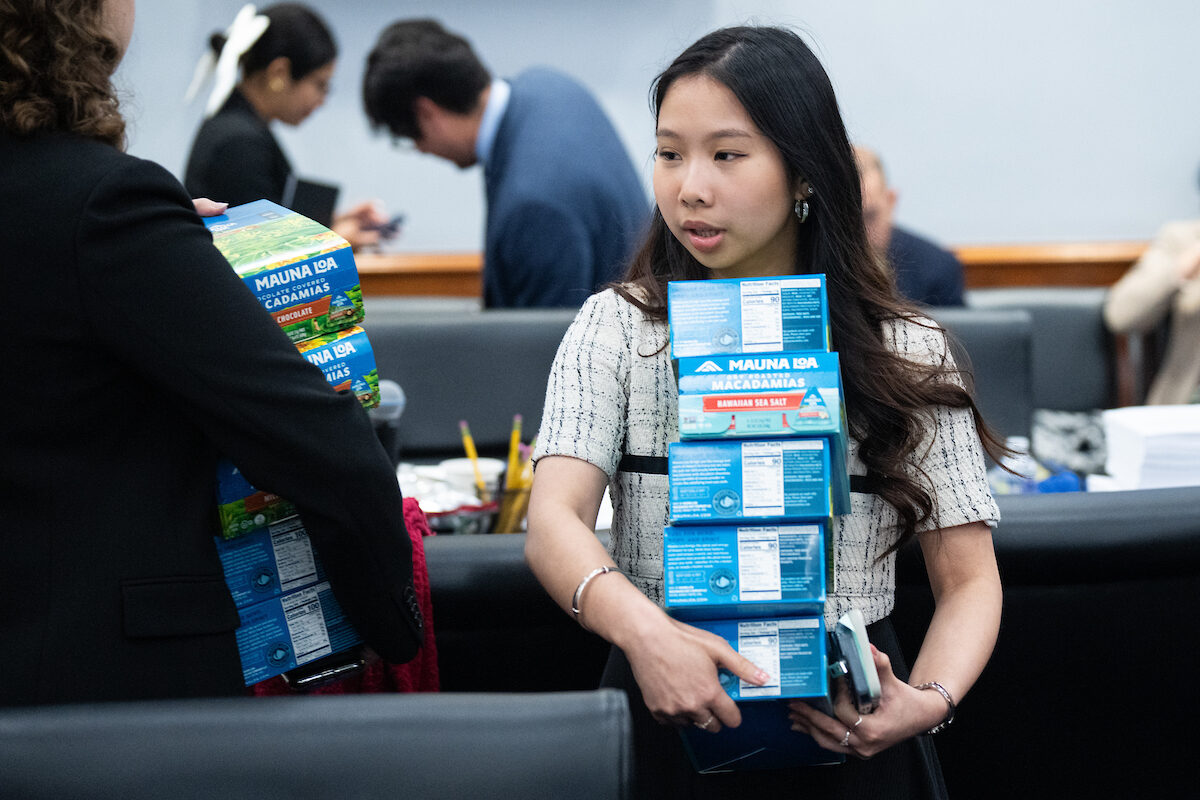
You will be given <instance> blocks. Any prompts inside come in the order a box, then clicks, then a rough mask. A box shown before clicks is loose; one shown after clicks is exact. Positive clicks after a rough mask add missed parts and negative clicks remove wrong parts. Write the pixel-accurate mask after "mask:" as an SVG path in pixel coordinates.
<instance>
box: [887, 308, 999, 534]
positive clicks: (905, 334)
mask: <svg viewBox="0 0 1200 800" xmlns="http://www.w3.org/2000/svg"><path fill="white" fill-rule="evenodd" d="M889 335H890V337H891V340H890V343H891V345H892V347H893V348H894V349H895V351H896V353H897V354H899V355H900V356H902V357H903V358H905V359H907V360H909V361H912V362H914V363H919V364H930V365H933V364H937V365H943V366H945V367H947V368H948V369H950V370H952V371H951V372H950V373H949V374H950V375H951V376H952V377H951V378H950V380H953V381H954V382H955V383H957V384H958V385H960V386H961V385H962V380H961V378H960V377H959V376H958V373H957V372H956V371H953V370H954V369H955V363H954V356H953V355H951V353H950V352H949V350H948V349H947V344H946V336H945V333H944V332H943V331H942V329H941V328H939V327H937V326H936V325H935V324H933V323H931V322H930V321H928V320H921V321H920V322H913V321H901V322H896V323H894V324H893V325H892V326H891V328H890V331H889ZM925 430H926V434H925V436H924V438H923V440H922V441H921V443H920V444H918V445H917V448H916V450H915V451H914V452H913V459H914V461H913V465H912V470H913V473H914V474H913V477H914V478H915V479H916V480H918V481H920V482H921V483H922V484H924V485H925V486H926V487H927V488H928V489H929V491H930V493H931V495H932V497H933V498H934V502H935V507H934V512H933V514H932V516H931V517H930V519H929V520H927V521H926V523H925V524H924V525H923V526H922V529H924V530H932V529H937V528H950V527H953V526H955V525H964V524H966V523H969V522H979V521H982V522H986V523H988V524H989V525H994V524H995V523H996V522H997V521H999V519H1000V510H999V508H997V506H996V501H995V499H994V498H993V497H992V493H991V489H990V488H989V486H988V481H987V466H986V464H985V462H984V457H983V446H982V444H981V443H980V440H979V432H978V430H977V429H976V427H975V420H974V417H973V416H972V415H971V411H970V410H969V409H966V408H949V407H947V406H936V407H934V408H932V409H930V411H929V424H928V425H927V426H926V429H925Z"/></svg>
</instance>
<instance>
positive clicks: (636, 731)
mask: <svg viewBox="0 0 1200 800" xmlns="http://www.w3.org/2000/svg"><path fill="white" fill-rule="evenodd" d="M867 634H868V636H869V638H870V640H871V642H872V643H873V644H874V645H875V646H876V647H878V648H879V649H880V650H882V651H883V652H885V653H887V654H888V656H889V657H890V658H891V660H892V670H893V671H894V672H895V673H896V675H897V677H899V678H900V679H901V680H908V665H907V664H906V663H905V661H904V657H903V656H902V655H901V653H900V644H899V641H898V640H897V638H896V632H895V629H894V628H893V627H892V623H891V620H890V619H887V618H884V619H882V620H880V621H879V622H876V623H874V624H872V625H869V626H867ZM601 685H602V686H605V687H614V688H618V689H623V690H625V692H626V693H627V694H628V695H629V708H630V712H631V714H632V718H633V747H634V758H633V768H634V769H633V772H634V792H633V796H634V797H635V798H646V799H647V800H661V798H713V799H714V800H730V798H735V797H754V798H755V799H756V800H759V799H760V798H761V799H762V800H765V799H766V798H810V797H811V798H814V799H815V800H842V799H843V798H845V800H852V799H853V800H861V798H872V800H887V798H895V799H896V800H908V799H909V798H921V799H922V800H924V799H925V798H928V799H929V800H945V798H946V797H947V795H946V786H945V783H944V782H943V780H942V769H941V765H940V764H939V762H938V758H937V751H936V750H935V749H934V746H933V742H932V741H931V740H930V737H929V736H918V737H916V738H913V739H909V740H908V741H905V742H901V743H900V744H897V745H895V746H894V747H891V748H889V749H887V750H885V751H884V752H882V753H880V754H879V755H877V756H875V757H874V758H871V759H868V760H866V761H863V760H860V759H857V758H854V757H850V758H848V759H847V760H846V762H845V763H844V764H836V765H831V766H813V767H796V768H794V769H778V770H746V771H743V772H726V773H717V774H710V775H701V774H699V773H697V772H696V771H695V769H694V768H693V767H692V764H691V761H690V760H689V759H688V756H687V752H686V751H685V750H684V747H683V742H682V740H681V738H680V736H679V732H678V731H677V730H676V729H675V728H673V727H671V726H669V725H660V724H658V722H656V721H655V720H654V718H653V717H652V716H650V711H649V709H647V708H646V704H645V702H644V701H643V700H642V693H641V690H640V689H639V688H638V685H637V682H636V681H635V680H634V678H633V672H632V670H631V669H630V667H629V661H628V660H627V659H626V658H625V654H624V653H623V652H621V650H619V649H618V648H616V647H614V648H612V651H611V652H610V653H609V657H608V664H607V666H606V667H605V669H604V675H603V677H602V678H601Z"/></svg>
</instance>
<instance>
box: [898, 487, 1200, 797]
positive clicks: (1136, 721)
mask: <svg viewBox="0 0 1200 800" xmlns="http://www.w3.org/2000/svg"><path fill="white" fill-rule="evenodd" d="M998 501H999V503H1000V509H1001V514H1002V520H1001V522H1000V525H999V527H998V528H997V529H996V531H995V537H994V538H995V545H996V557H997V560H998V561H999V564H1000V574H1001V579H1002V580H1003V582H1004V611H1003V619H1002V622H1001V629H1000V637H999V640H998V642H997V644H996V649H995V652H994V653H993V655H992V658H991V661H990V662H989V663H988V666H987V668H986V669H985V670H984V673H983V675H982V676H981V677H980V679H979V681H978V683H976V685H975V687H974V688H973V689H972V690H971V693H970V694H969V695H968V696H967V697H966V698H965V700H964V701H963V702H962V705H961V708H960V709H959V714H958V718H957V719H956V721H955V722H954V724H953V725H951V726H950V727H949V728H948V729H946V730H945V731H943V732H942V733H939V734H938V735H937V737H936V738H935V741H936V743H937V747H938V752H939V754H940V755H941V759H942V767H943V769H944V771H945V775H946V783H947V786H948V788H949V790H950V796H951V797H968V798H978V799H979V800H989V798H997V800H999V798H1004V800H1009V799H1010V798H1013V797H1047V798H1067V797H1097V798H1099V797H1104V798H1110V797H1111V798H1115V797H1183V796H1189V795H1190V794H1191V792H1192V791H1194V788H1192V786H1193V783H1194V772H1195V768H1194V761H1192V759H1193V758H1194V754H1193V752H1192V750H1193V745H1194V743H1195V741H1196V740H1195V738H1194V737H1195V724H1194V721H1195V715H1196V712H1197V711H1200V688H1198V686H1200V685H1198V684H1197V681H1196V661H1195V658H1194V654H1195V652H1196V648H1195V645H1194V644H1193V643H1192V637H1193V636H1194V634H1195V623H1194V621H1195V619H1196V618H1197V616H1198V615H1200V514H1197V509H1200V487H1191V488H1185V489H1154V490H1142V491H1132V492H1111V493H1079V494H1051V495H1009V496H1003V497H1000V498H999V499H998ZM900 556H901V557H900V559H899V564H898V567H897V589H896V611H895V613H894V615H893V619H894V621H895V623H896V627H897V630H898V632H899V634H900V638H901V642H902V644H903V645H904V649H905V651H906V656H907V657H908V658H909V659H910V660H911V659H912V658H913V656H914V655H915V653H916V650H917V648H919V646H920V643H921V637H922V635H923V634H924V631H925V627H926V625H927V624H928V619H929V613H930V610H931V608H932V600H931V598H930V595H929V587H928V583H927V581H926V578H925V573H924V567H923V564H922V563H921V559H920V551H919V549H917V548H916V547H915V546H914V547H908V548H905V549H904V550H902V551H901V554H900Z"/></svg>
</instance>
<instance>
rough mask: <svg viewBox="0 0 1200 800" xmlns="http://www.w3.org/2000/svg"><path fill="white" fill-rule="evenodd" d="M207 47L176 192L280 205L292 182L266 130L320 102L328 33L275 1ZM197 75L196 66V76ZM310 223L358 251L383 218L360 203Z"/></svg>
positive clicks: (328, 77)
mask: <svg viewBox="0 0 1200 800" xmlns="http://www.w3.org/2000/svg"><path fill="white" fill-rule="evenodd" d="M209 45H210V53H208V54H207V55H206V62H210V63H213V64H215V65H216V80H215V86H214V88H213V92H212V94H211V95H210V97H209V101H208V105H207V108H206V118H205V120H204V123H203V124H202V125H201V126H200V130H199V131H197V132H196V138H195V140H194V141H193V143H192V152H191V154H190V155H189V156H188V162H187V168H186V169H185V171H184V179H183V183H184V186H186V187H187V189H188V191H189V192H191V193H192V194H193V195H194V196H196V197H212V198H216V199H219V200H221V201H224V202H227V203H229V204H230V205H241V204H243V203H249V202H251V201H252V200H259V199H266V200H270V201H271V202H273V203H282V204H285V205H287V204H288V203H289V202H290V200H289V196H288V195H289V191H290V189H289V186H290V185H294V182H295V181H296V176H295V175H294V173H293V170H292V165H291V163H290V162H289V161H288V158H287V156H286V155H284V152H283V148H281V147H280V146H279V142H278V141H276V139H275V136H274V134H272V133H271V127H270V125H271V123H272V122H276V121H278V122H282V123H284V124H285V125H291V126H296V125H299V124H301V123H302V122H304V120H306V119H308V117H309V116H310V115H311V114H312V113H313V112H314V111H316V110H317V109H318V108H320V107H321V106H322V105H323V104H324V102H325V98H326V96H328V94H329V87H330V84H331V82H332V80H333V72H334V69H335V67H336V66H337V54H338V52H337V44H336V43H335V42H334V39H333V33H332V32H331V31H330V30H329V26H328V25H326V24H325V21H324V20H323V19H321V17H320V16H319V15H318V14H317V13H316V12H315V11H313V10H312V9H311V8H309V7H307V6H305V5H302V4H300V3H276V4H274V5H271V6H267V7H266V8H264V9H262V10H261V11H258V12H256V11H255V9H254V6H250V5H248V6H244V7H243V8H242V10H241V11H240V12H239V13H238V15H237V17H236V18H235V19H234V22H233V24H232V25H231V26H230V28H229V29H228V31H226V32H224V33H215V34H213V35H212V37H211V38H210V42H209ZM239 70H240V79H239V78H238V75H239ZM204 75H205V71H204V69H203V67H202V68H201V70H200V72H199V74H198V78H203V77H204ZM199 83H200V81H196V82H194V84H193V87H192V90H195V89H196V88H198V85H199ZM191 93H192V91H191V90H190V91H189V95H190V94H191ZM318 222H321V223H323V224H326V225H330V226H331V227H332V228H333V229H334V230H335V231H337V232H338V233H339V234H341V235H342V237H343V238H345V239H346V240H347V241H348V242H350V244H351V245H352V246H353V247H354V248H355V249H358V248H360V247H364V246H368V245H374V244H377V243H378V242H379V240H380V228H381V227H382V226H384V225H385V224H386V222H387V219H386V217H385V216H384V214H383V212H382V210H380V208H379V207H378V205H377V204H376V203H369V202H368V203H361V204H359V205H357V206H355V207H354V208H352V209H351V210H350V211H348V212H345V213H341V214H336V215H334V216H333V218H332V219H323V220H318Z"/></svg>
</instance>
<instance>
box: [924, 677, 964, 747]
mask: <svg viewBox="0 0 1200 800" xmlns="http://www.w3.org/2000/svg"><path fill="white" fill-rule="evenodd" d="M916 688H918V689H935V690H937V693H938V694H940V695H941V696H942V699H943V700H945V701H946V706H947V707H948V710H947V711H946V718H945V719H944V720H942V721H941V722H939V723H938V724H937V725H934V726H933V727H932V728H930V729H929V730H927V731H925V732H926V733H929V734H934V733H938V732H939V731H944V730H945V729H946V726H948V725H949V724H950V723H951V722H954V709H955V708H956V707H957V706H955V705H954V698H953V697H951V696H950V692H948V691H946V687H945V686H942V685H941V684H940V683H938V682H937V681H929V682H928V683H922V684H921V685H920V686H918V687H916Z"/></svg>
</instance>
